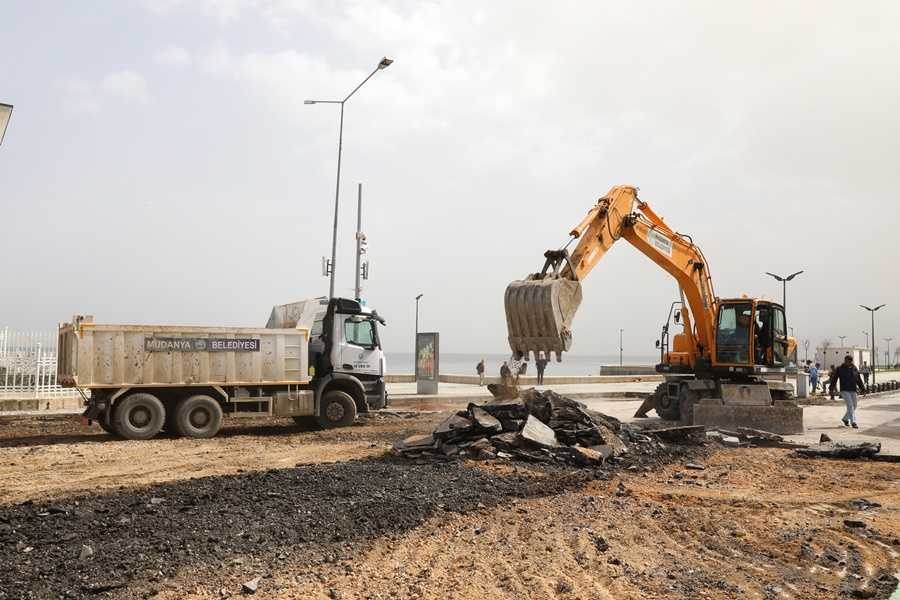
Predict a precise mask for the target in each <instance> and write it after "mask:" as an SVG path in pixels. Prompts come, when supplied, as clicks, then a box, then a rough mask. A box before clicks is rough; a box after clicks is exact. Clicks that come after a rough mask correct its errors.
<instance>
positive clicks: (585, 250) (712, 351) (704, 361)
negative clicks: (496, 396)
mask: <svg viewBox="0 0 900 600" xmlns="http://www.w3.org/2000/svg"><path fill="white" fill-rule="evenodd" d="M569 237H570V239H569V241H568V243H567V244H566V245H565V246H563V247H562V248H559V249H551V250H547V251H546V252H545V253H544V259H545V260H544V266H543V268H542V269H541V271H539V272H536V273H532V274H530V275H528V276H527V277H526V278H525V279H521V280H515V281H513V282H511V283H510V284H509V286H508V287H507V289H506V293H505V297H504V305H505V309H506V320H507V330H508V334H509V337H508V339H509V345H510V348H511V350H512V352H513V357H514V358H515V359H521V358H526V359H527V356H528V355H529V354H530V353H533V354H535V355H538V354H543V355H544V356H545V357H549V356H550V355H551V353H552V354H555V356H556V358H557V360H561V357H562V353H563V352H566V351H568V350H570V348H571V347H572V343H573V335H572V323H573V319H574V316H575V312H576V311H577V310H578V307H579V305H580V304H581V301H582V289H581V282H582V281H583V280H584V279H585V278H586V277H587V276H588V274H589V273H590V272H591V271H592V269H594V267H595V266H596V265H597V264H598V263H599V262H600V260H601V259H602V258H603V256H604V255H605V254H606V252H607V251H608V250H609V249H610V248H611V247H612V246H613V245H614V244H615V243H616V242H618V241H619V240H625V241H626V242H628V243H629V244H631V245H632V246H633V247H634V248H636V249H637V250H638V251H639V252H641V253H642V254H644V255H645V256H647V257H648V258H650V260H652V261H653V262H654V263H655V264H656V265H657V266H659V267H660V268H661V269H663V270H664V271H665V272H666V273H668V274H669V275H670V276H672V277H673V278H674V279H675V281H676V282H677V283H678V287H679V298H678V299H676V300H675V301H674V302H673V303H672V304H670V305H669V306H668V309H669V312H668V317H667V319H666V321H665V323H664V325H663V327H662V333H661V336H660V338H659V339H658V340H657V343H656V346H657V348H659V351H660V362H659V364H658V365H657V367H656V370H657V371H658V372H659V373H662V374H663V375H664V376H665V381H664V383H662V384H660V385H659V387H658V388H657V389H656V392H655V393H654V394H653V396H652V397H650V398H649V399H648V401H647V402H646V403H645V404H644V406H642V407H641V409H640V410H639V411H638V414H637V415H636V416H645V415H646V413H647V411H649V410H650V409H655V410H656V413H657V414H658V415H659V416H660V417H662V418H664V419H671V420H679V421H682V422H686V423H693V424H704V425H718V426H727V427H731V428H733V427H735V426H745V427H754V428H757V429H766V430H769V431H773V432H776V433H787V434H790V433H801V432H802V431H803V410H802V409H801V408H800V407H799V406H797V404H796V403H795V402H794V401H793V400H792V395H793V387H792V386H791V384H789V383H787V381H786V380H785V378H786V377H785V376H786V374H787V373H788V372H789V371H790V370H795V369H796V356H797V343H796V340H795V339H794V338H792V337H790V336H788V333H787V332H788V328H787V321H786V319H785V313H784V307H783V306H781V305H780V304H778V303H776V302H771V301H768V300H764V299H760V298H749V297H746V296H742V297H733V298H720V297H718V296H717V295H716V293H715V290H714V287H713V279H712V275H711V273H710V267H709V262H708V261H707V260H706V257H705V256H704V255H703V252H702V251H701V250H700V248H699V247H698V246H697V245H696V244H695V243H694V240H693V239H692V238H691V237H690V236H689V235H687V234H684V233H680V232H677V231H675V230H674V229H672V228H671V227H669V225H668V224H666V222H665V221H664V220H663V219H662V218H661V217H660V216H659V215H658V214H657V213H656V212H655V211H654V210H653V209H652V208H651V207H650V205H649V204H648V203H647V202H644V201H642V200H641V199H639V198H638V190H637V188H636V187H634V186H629V185H620V186H615V187H613V188H612V189H611V190H610V191H609V192H608V193H607V194H606V195H604V196H603V197H601V198H600V199H599V200H598V201H597V203H596V204H595V205H594V206H593V207H592V208H591V209H590V210H589V211H588V213H587V215H586V216H585V217H584V218H583V219H582V220H581V222H579V223H578V225H576V226H575V228H574V229H572V230H571V231H570V232H569ZM573 242H575V247H574V248H573V250H572V252H571V253H570V252H569V250H568V246H569V245H570V244H572V243H573ZM672 321H675V323H676V324H677V323H680V324H681V331H680V332H679V333H676V334H675V335H673V336H670V334H669V331H670V325H671V324H672ZM535 358H537V356H535ZM778 378H781V381H777V379H778Z"/></svg>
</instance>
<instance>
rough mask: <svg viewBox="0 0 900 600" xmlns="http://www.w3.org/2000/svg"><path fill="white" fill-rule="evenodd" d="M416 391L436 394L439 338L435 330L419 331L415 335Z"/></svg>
mask: <svg viewBox="0 0 900 600" xmlns="http://www.w3.org/2000/svg"><path fill="white" fill-rule="evenodd" d="M415 360H416V391H417V393H419V394H437V387H438V374H439V372H440V339H439V335H438V333H437V332H427V333H419V334H418V335H417V336H416V356H415Z"/></svg>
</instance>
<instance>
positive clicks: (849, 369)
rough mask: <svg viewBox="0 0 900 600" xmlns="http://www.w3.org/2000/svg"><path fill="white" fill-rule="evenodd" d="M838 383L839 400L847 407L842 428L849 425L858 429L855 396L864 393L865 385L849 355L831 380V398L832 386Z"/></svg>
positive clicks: (842, 420)
mask: <svg viewBox="0 0 900 600" xmlns="http://www.w3.org/2000/svg"><path fill="white" fill-rule="evenodd" d="M838 382H840V384H841V398H843V400H844V404H846V405H847V410H846V411H845V412H844V417H843V418H842V419H841V423H843V424H844V427H847V426H848V425H850V426H852V427H853V429H859V425H857V424H856V403H857V401H858V396H857V394H859V393H865V391H866V384H864V383H863V380H862V377H860V376H859V370H858V369H857V368H856V366H854V364H853V357H852V356H850V355H849V354H848V355H847V356H845V357H844V363H843V364H842V365H841V366H840V367H838V368H837V370H836V373H835V378H834V379H832V380H831V384H830V385H831V394H832V397H833V396H834V386H835V384H836V383H838Z"/></svg>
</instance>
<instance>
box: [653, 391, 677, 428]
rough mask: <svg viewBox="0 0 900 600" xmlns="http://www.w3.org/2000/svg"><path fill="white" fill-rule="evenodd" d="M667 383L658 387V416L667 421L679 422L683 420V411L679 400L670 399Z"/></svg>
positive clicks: (656, 393)
mask: <svg viewBox="0 0 900 600" xmlns="http://www.w3.org/2000/svg"><path fill="white" fill-rule="evenodd" d="M667 385H668V384H667V383H665V382H663V383H661V384H659V385H658V386H657V387H656V392H654V395H655V396H656V414H657V415H659V417H660V418H661V419H665V420H666V421H677V420H679V419H680V418H681V410H680V408H679V402H678V400H673V399H671V398H669V396H668V393H667V390H668V387H667Z"/></svg>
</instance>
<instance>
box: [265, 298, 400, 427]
mask: <svg viewBox="0 0 900 600" xmlns="http://www.w3.org/2000/svg"><path fill="white" fill-rule="evenodd" d="M384 324H385V321H384V319H383V318H382V317H381V316H379V315H378V312H377V311H375V310H372V309H370V308H368V307H365V306H362V305H361V304H360V303H359V302H357V301H356V300H351V299H348V298H331V299H328V298H324V297H323V298H314V299H311V300H302V301H300V302H294V303H291V304H284V305H281V306H276V307H275V308H273V309H272V316H271V317H270V318H269V323H268V324H267V325H266V327H275V328H277V327H308V328H309V330H310V341H309V369H310V375H311V376H312V377H313V380H314V383H315V384H316V385H317V386H318V385H321V386H325V385H328V386H329V387H334V386H335V385H343V386H344V387H346V388H347V389H346V390H345V391H347V392H348V393H350V395H351V396H353V397H354V398H359V397H360V396H362V397H364V398H365V401H364V406H358V407H357V408H358V410H359V411H360V412H363V411H365V410H368V409H379V408H384V407H385V406H386V405H387V393H386V390H385V385H384V374H385V367H386V365H385V359H384V352H383V350H382V349H381V340H380V338H379V335H378V327H379V325H384ZM360 388H361V389H360ZM351 390H352V391H353V393H351ZM357 404H361V403H360V402H359V401H357Z"/></svg>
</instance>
